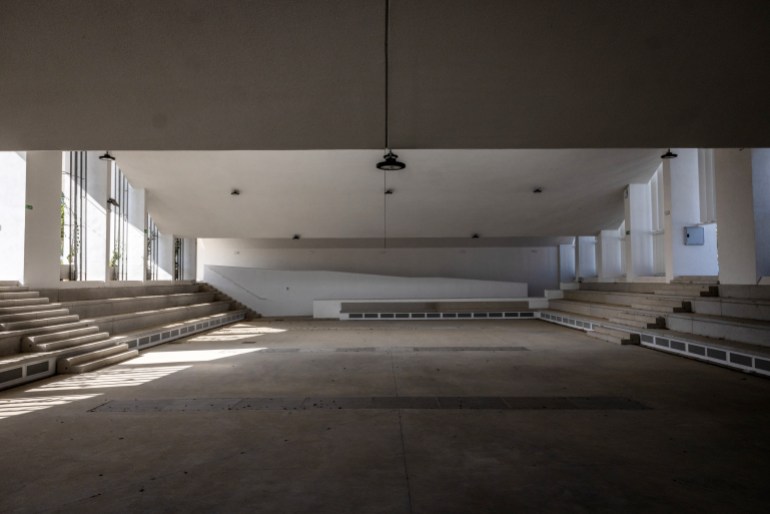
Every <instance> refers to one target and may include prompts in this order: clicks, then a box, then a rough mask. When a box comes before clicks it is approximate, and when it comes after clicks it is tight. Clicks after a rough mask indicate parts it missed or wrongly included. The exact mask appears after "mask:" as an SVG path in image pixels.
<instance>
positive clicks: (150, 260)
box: [146, 214, 159, 280]
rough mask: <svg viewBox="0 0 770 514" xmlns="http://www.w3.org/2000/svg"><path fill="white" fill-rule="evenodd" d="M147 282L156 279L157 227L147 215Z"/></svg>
mask: <svg viewBox="0 0 770 514" xmlns="http://www.w3.org/2000/svg"><path fill="white" fill-rule="evenodd" d="M146 227H147V271H146V279H147V280H157V279H158V243H159V241H158V227H157V226H156V225H155V222H154V221H153V220H152V216H150V215H149V214H148V215H147V224H146Z"/></svg>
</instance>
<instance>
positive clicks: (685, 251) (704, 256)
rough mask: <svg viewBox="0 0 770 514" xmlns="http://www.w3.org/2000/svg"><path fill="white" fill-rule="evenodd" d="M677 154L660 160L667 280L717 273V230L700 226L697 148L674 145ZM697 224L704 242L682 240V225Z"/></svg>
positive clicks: (711, 226)
mask: <svg viewBox="0 0 770 514" xmlns="http://www.w3.org/2000/svg"><path fill="white" fill-rule="evenodd" d="M674 153H677V154H678V155H679V157H677V158H674V159H666V160H664V161H663V190H664V195H663V223H664V230H665V232H664V236H665V241H664V245H665V263H666V267H665V269H666V280H667V281H671V280H672V279H674V278H675V277H680V276H687V275H690V276H692V275H714V276H716V275H717V274H718V273H719V265H718V263H717V246H716V230H715V226H714V225H713V224H709V225H705V226H701V225H700V218H701V209H700V188H699V172H698V150H697V149H694V148H675V149H674ZM691 226H700V227H701V228H702V229H703V231H704V244H703V245H702V246H694V245H687V244H685V242H686V238H685V227H691Z"/></svg>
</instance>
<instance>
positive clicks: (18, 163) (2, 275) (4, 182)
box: [0, 152, 27, 282]
mask: <svg viewBox="0 0 770 514" xmlns="http://www.w3.org/2000/svg"><path fill="white" fill-rule="evenodd" d="M25 158H26V156H25V155H24V153H23V152H0V248H2V251H0V280H18V281H19V282H21V281H23V280H24V217H25V216H26V213H25V207H24V206H25V197H26V192H25V189H26V173H27V163H26V161H25Z"/></svg>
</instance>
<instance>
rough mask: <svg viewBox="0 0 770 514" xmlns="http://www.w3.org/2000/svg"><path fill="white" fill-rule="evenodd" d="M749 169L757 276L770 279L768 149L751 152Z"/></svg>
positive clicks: (769, 157) (755, 149) (769, 153)
mask: <svg viewBox="0 0 770 514" xmlns="http://www.w3.org/2000/svg"><path fill="white" fill-rule="evenodd" d="M751 168H752V186H753V188H752V189H753V191H754V195H753V201H754V241H755V245H756V247H755V254H756V259H757V276H759V277H770V148H754V149H753V150H752V151H751ZM763 283H764V281H763Z"/></svg>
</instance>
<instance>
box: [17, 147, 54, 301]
mask: <svg viewBox="0 0 770 514" xmlns="http://www.w3.org/2000/svg"><path fill="white" fill-rule="evenodd" d="M61 184H62V152H59V151H55V152H27V188H26V191H27V205H28V207H27V211H26V212H27V215H26V219H25V228H24V232H25V237H24V284H25V285H28V286H31V287H57V286H58V285H59V255H60V253H61V247H60V245H61V234H60V230H61Z"/></svg>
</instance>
